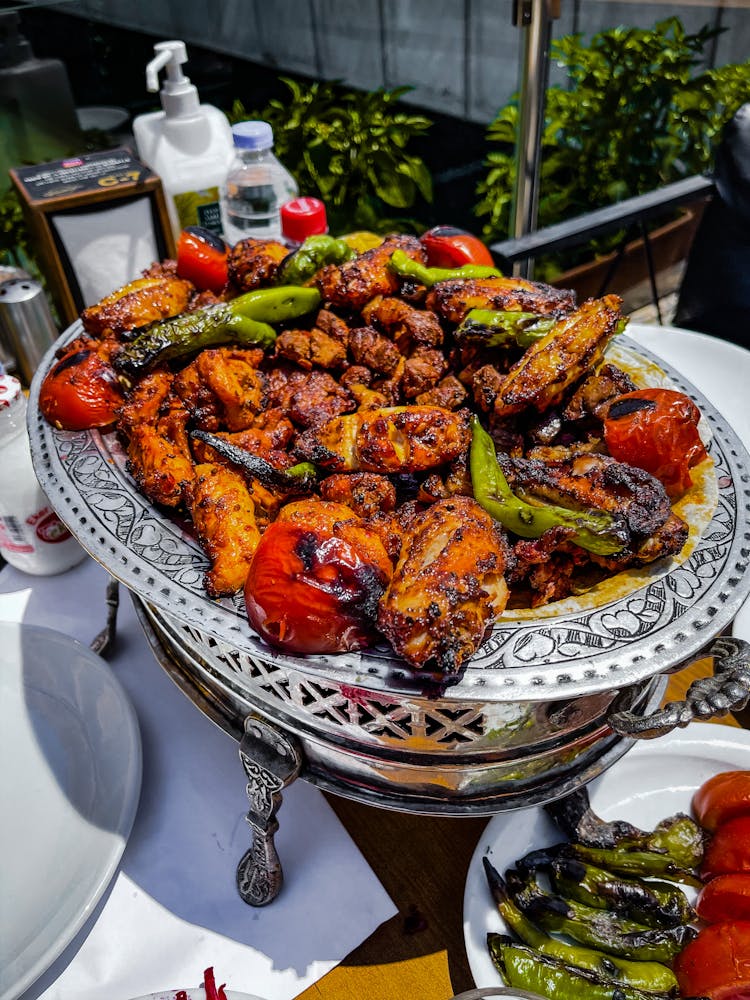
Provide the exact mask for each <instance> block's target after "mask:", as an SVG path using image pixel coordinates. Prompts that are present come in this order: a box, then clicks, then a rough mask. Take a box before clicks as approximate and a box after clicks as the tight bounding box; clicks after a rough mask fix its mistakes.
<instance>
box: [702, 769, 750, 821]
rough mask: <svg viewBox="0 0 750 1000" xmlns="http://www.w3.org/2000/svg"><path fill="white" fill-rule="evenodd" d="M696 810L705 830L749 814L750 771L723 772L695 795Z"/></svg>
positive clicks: (705, 783) (709, 780) (704, 784)
mask: <svg viewBox="0 0 750 1000" xmlns="http://www.w3.org/2000/svg"><path fill="white" fill-rule="evenodd" d="M693 813H694V814H695V818H696V819H697V820H698V822H699V823H700V825H701V826H702V827H704V828H705V829H706V830H715V829H716V828H717V826H720V825H721V824H722V823H725V822H726V821H727V820H728V819H734V817H735V816H750V771H722V772H721V773H720V774H715V775H714V776H713V778H709V779H708V781H705V782H704V783H703V784H702V785H701V787H700V788H699V789H698V791H697V792H696V793H695V795H694V796H693Z"/></svg>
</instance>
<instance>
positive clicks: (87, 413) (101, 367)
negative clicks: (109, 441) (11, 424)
mask: <svg viewBox="0 0 750 1000" xmlns="http://www.w3.org/2000/svg"><path fill="white" fill-rule="evenodd" d="M122 402H123V395H122V389H121V387H120V382H119V380H118V378H117V374H116V372H115V370H114V369H113V368H112V366H111V365H110V364H109V362H108V361H105V360H104V359H103V358H101V357H100V356H99V355H98V354H97V352H96V347H95V345H94V344H92V346H91V347H86V346H81V344H80V342H79V343H78V344H77V346H76V347H74V348H73V350H71V351H68V353H67V354H64V355H63V356H62V357H61V358H60V360H59V361H58V362H57V363H56V364H55V365H54V366H53V367H52V368H51V369H50V370H49V372H48V373H47V376H46V378H45V379H44V382H42V388H41V390H40V392H39V409H40V410H41V411H42V413H43V414H44V417H45V418H46V419H47V420H48V421H49V422H50V423H51V424H54V426H55V427H60V428H62V429H63V430H66V431H83V430H88V429H89V428H91V427H109V425H110V424H113V423H114V422H115V417H116V412H117V409H118V407H120V406H121V405H122Z"/></svg>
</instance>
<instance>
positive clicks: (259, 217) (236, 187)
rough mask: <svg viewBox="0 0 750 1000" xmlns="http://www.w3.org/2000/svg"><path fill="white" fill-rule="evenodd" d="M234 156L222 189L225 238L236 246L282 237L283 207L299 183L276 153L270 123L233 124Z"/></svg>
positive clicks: (222, 216) (294, 194)
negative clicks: (248, 239)
mask: <svg viewBox="0 0 750 1000" xmlns="http://www.w3.org/2000/svg"><path fill="white" fill-rule="evenodd" d="M232 136H233V138H234V146H235V158H234V162H233V163H232V165H231V167H230V168H229V173H228V175H227V179H226V181H225V182H224V185H223V187H222V191H221V219H222V228H223V230H224V238H225V240H226V241H227V242H228V243H231V244H232V245H234V244H235V243H237V242H238V241H239V240H244V239H247V238H248V237H250V236H252V237H254V238H256V239H269V240H278V239H280V237H281V206H282V205H283V204H284V203H285V202H287V201H289V200H290V199H291V198H295V197H296V196H297V183H296V181H295V180H294V178H293V177H292V175H291V174H290V173H289V171H288V170H287V169H286V168H285V167H284V166H283V165H282V164H281V163H279V161H278V160H277V159H276V157H275V156H274V154H273V129H272V128H271V126H270V125H269V124H268V122H238V123H237V124H236V125H233V126H232Z"/></svg>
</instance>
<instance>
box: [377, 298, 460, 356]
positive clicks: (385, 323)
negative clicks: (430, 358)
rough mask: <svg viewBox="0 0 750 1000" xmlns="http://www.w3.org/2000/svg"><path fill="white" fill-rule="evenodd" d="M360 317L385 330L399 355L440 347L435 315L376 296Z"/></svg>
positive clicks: (403, 303) (397, 300)
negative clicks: (425, 348)
mask: <svg viewBox="0 0 750 1000" xmlns="http://www.w3.org/2000/svg"><path fill="white" fill-rule="evenodd" d="M362 318H363V319H364V320H365V322H366V323H372V324H373V325H374V326H378V327H380V329H381V330H383V331H385V333H387V334H388V336H389V337H390V338H391V340H393V342H394V343H395V345H396V347H397V348H398V349H399V351H401V353H402V354H409V353H411V351H412V350H413V349H414V347H415V346H417V345H419V346H422V347H440V345H441V344H442V343H443V328H442V327H441V326H440V320H439V319H438V318H437V316H436V315H435V313H433V312H429V311H427V310H426V309H415V308H414V307H413V306H410V305H409V304H408V303H406V302H403V301H402V300H401V299H394V298H390V297H386V298H383V297H382V296H378V297H377V298H374V299H373V300H372V302H368V303H367V305H366V306H365V307H364V309H363V310H362Z"/></svg>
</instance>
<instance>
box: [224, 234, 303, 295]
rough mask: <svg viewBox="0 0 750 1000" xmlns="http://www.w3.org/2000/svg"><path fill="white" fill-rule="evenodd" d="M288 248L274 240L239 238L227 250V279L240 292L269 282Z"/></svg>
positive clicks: (285, 255) (287, 252)
mask: <svg viewBox="0 0 750 1000" xmlns="http://www.w3.org/2000/svg"><path fill="white" fill-rule="evenodd" d="M288 256H289V249H288V247H285V246H284V244H283V243H278V242H277V241H276V240H256V239H247V240H240V242H239V243H237V244H236V245H235V246H234V247H233V248H232V249H231V250H230V252H229V257H228V259H227V267H228V270H229V280H230V281H231V282H232V284H234V285H236V286H237V288H239V289H240V291H242V292H251V291H252V290H253V289H254V288H260V286H261V285H266V284H270V283H271V281H272V280H273V277H274V275H275V274H276V272H277V270H278V268H279V264H280V263H281V262H282V260H284V258H285V257H288Z"/></svg>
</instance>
